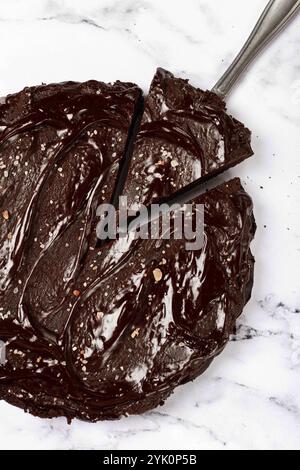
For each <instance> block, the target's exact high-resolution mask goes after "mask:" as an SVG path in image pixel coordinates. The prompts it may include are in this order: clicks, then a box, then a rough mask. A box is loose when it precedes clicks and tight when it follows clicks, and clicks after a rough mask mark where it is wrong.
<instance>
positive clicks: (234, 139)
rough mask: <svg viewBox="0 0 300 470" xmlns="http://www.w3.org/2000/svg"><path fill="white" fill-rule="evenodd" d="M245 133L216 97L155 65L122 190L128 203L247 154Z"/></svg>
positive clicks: (159, 195) (162, 193) (166, 191)
mask: <svg viewBox="0 0 300 470" xmlns="http://www.w3.org/2000/svg"><path fill="white" fill-rule="evenodd" d="M250 137H251V134H250V131H249V130H248V129H247V128H246V127H245V126H244V125H243V124H242V123H240V122H239V121H237V120H236V119H234V118H233V117H231V116H229V115H228V114H227V113H226V105H225V103H224V101H222V100H221V99H220V98H219V97H218V96H217V95H215V94H214V93H212V92H210V91H202V90H200V89H198V88H195V87H193V86H192V85H190V84H189V83H188V81H187V80H183V79H181V78H175V77H174V76H173V75H172V74H171V73H170V72H167V71H166V70H163V69H161V68H159V69H158V70H157V72H156V74H155V76H154V78H153V81H152V84H151V87H150V91H149V94H148V96H147V98H146V100H145V110H144V114H143V119H142V125H141V128H140V131H139V133H138V136H137V139H136V141H135V146H134V152H133V155H132V159H131V163H130V168H129V172H128V177H127V182H126V186H125V190H124V194H125V195H126V196H127V197H128V203H129V206H130V207H133V208H137V207H139V205H140V204H149V203H150V201H153V200H157V199H158V200H160V199H163V198H168V197H169V196H170V195H171V194H172V193H174V192H176V191H179V190H181V189H182V188H184V187H185V186H186V185H189V184H192V183H194V182H198V183H200V182H203V181H205V180H207V179H209V178H211V177H213V176H214V175H217V174H218V173H221V172H223V171H225V170H226V169H228V168H229V167H232V166H234V165H236V164H237V163H239V162H241V161H242V160H245V159H246V158H248V157H250V156H251V155H252V153H253V152H252V150H251V146H250Z"/></svg>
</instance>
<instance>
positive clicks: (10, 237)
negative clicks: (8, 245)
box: [7, 232, 13, 240]
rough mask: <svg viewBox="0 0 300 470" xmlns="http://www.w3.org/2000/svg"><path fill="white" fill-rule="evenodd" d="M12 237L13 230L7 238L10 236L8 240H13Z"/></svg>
mask: <svg viewBox="0 0 300 470" xmlns="http://www.w3.org/2000/svg"><path fill="white" fill-rule="evenodd" d="M12 237H13V235H12V233H11V232H9V233H8V234H7V238H8V240H11V239H12Z"/></svg>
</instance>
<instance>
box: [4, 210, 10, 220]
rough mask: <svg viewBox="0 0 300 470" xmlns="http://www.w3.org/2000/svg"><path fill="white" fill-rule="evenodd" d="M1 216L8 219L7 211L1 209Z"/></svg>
mask: <svg viewBox="0 0 300 470" xmlns="http://www.w3.org/2000/svg"><path fill="white" fill-rule="evenodd" d="M2 217H3V219H4V220H8V219H9V212H8V211H3V212H2Z"/></svg>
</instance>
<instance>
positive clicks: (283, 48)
mask: <svg viewBox="0 0 300 470" xmlns="http://www.w3.org/2000/svg"><path fill="white" fill-rule="evenodd" d="M265 4H266V0H251V1H250V0H247V1H244V2H237V0H226V1H224V0H185V1H184V2H183V1H182V0H163V1H162V0H122V1H121V0H85V1H82V0H26V2H25V1H24V0H1V2H0V44H1V60H0V93H1V95H4V94H7V93H9V92H14V91H19V89H21V88H23V87H24V86H26V85H33V84H39V83H41V82H56V81H63V80H68V79H72V80H87V79H90V78H94V79H99V80H104V81H114V80H116V79H121V80H127V81H129V80H132V81H135V82H137V83H138V84H140V85H141V86H142V87H143V88H144V89H145V91H146V90H147V87H148V85H149V82H150V80H151V77H152V75H153V73H154V70H155V68H156V67H157V66H162V67H165V68H167V69H169V70H171V71H172V72H174V73H175V74H178V75H180V76H182V77H189V78H190V80H191V82H192V83H193V84H195V85H198V86H200V87H203V88H208V87H211V86H212V85H213V84H214V82H215V81H216V80H217V79H218V78H219V76H220V75H221V73H222V71H224V70H225V68H226V66H227V64H228V63H229V62H230V60H231V59H232V58H233V56H234V54H235V53H236V52H237V51H238V49H239V48H240V45H241V44H242V42H243V41H244V40H245V39H246V36H247V35H248V32H250V29H251V28H252V26H253V25H254V23H255V21H256V19H257V17H258V14H259V13H260V12H261V10H262V8H263V7H264V5H265ZM228 107H229V110H230V111H231V112H232V113H234V114H235V115H236V116H237V117H238V118H240V119H241V120H242V121H244V122H245V123H246V124H247V125H248V126H249V127H250V128H251V129H252V130H253V147H254V150H255V157H254V158H252V159H250V160H249V161H247V162H246V163H243V164H241V165H240V166H239V167H237V168H235V169H234V170H232V171H230V172H228V173H227V174H226V175H223V176H222V177H219V178H218V179H219V180H220V181H223V180H224V179H226V178H229V177H230V176H232V175H239V176H240V177H241V178H242V181H243V183H244V185H245V187H246V189H247V190H248V191H249V193H250V194H251V195H252V197H253V199H254V203H255V215H256V220H257V225H258V230H257V235H256V239H255V242H254V243H253V250H254V253H255V257H256V273H255V274H256V275H255V286H254V290H253V295H252V299H251V301H250V303H249V304H248V306H247V308H246V309H245V311H244V314H243V315H242V317H241V319H240V321H239V328H238V334H237V337H236V338H235V339H233V340H232V341H231V343H230V344H229V345H228V347H227V349H226V350H225V352H224V353H223V354H222V355H221V356H220V357H219V358H218V359H217V360H216V361H215V362H214V363H213V365H212V366H211V367H210V368H209V370H208V371H207V372H206V373H205V374H204V375H203V376H202V377H200V378H199V379H197V380H196V381H195V382H193V383H190V384H188V385H185V386H184V387H180V388H179V389H178V390H177V391H176V393H175V394H174V395H173V396H172V398H171V399H169V401H168V402H167V403H166V404H165V405H164V406H163V407H161V408H159V409H157V410H155V411H153V412H150V413H147V414H145V415H143V416H139V417H130V418H126V419H122V420H121V421H117V422H104V423H98V424H88V423H83V422H79V421H74V422H73V424H72V425H71V426H68V425H67V423H66V421H65V420H64V419H55V420H52V421H50V420H41V419H38V418H34V417H32V416H30V415H27V414H24V413H23V411H20V410H19V409H17V408H14V407H12V406H9V405H7V404H6V403H4V402H1V403H0V448H3V449H5V448H12V449H13V448H27V449H28V448H29V449H30V448H35V449H40V448H47V449H63V448H70V449H71V448H76V449H78V448H83V449H87V448H94V449H136V448H142V449H151V448H152V449H160V448H161V449H264V448H268V449H288V448H296V449H300V312H299V309H300V289H299V283H300V282H299V281H300V217H299V206H300V132H299V129H300V15H299V17H298V19H296V20H295V21H294V23H293V24H292V25H291V26H290V27H289V29H288V30H286V32H285V33H284V34H283V35H282V36H281V37H280V38H279V39H278V40H277V41H276V42H275V43H274V44H273V45H272V46H271V47H270V48H269V50H268V51H267V52H266V53H265V54H264V55H263V56H262V57H261V58H260V60H259V61H257V62H256V64H255V65H254V66H253V67H252V68H251V70H250V71H249V73H248V75H247V77H246V78H245V79H244V80H243V81H242V82H241V83H240V84H239V86H238V87H237V88H236V90H235V91H234V92H233V94H232V95H231V96H230V98H229V99H228Z"/></svg>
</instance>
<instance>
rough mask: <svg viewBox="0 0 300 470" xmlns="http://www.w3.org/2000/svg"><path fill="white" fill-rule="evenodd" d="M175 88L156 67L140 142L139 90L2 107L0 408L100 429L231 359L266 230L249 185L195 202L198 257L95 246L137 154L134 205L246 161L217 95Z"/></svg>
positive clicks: (158, 243)
mask: <svg viewBox="0 0 300 470" xmlns="http://www.w3.org/2000/svg"><path fill="white" fill-rule="evenodd" d="M162 78H163V83H164V85H163V86H162V84H161V80H162ZM169 78H170V79H171V78H172V76H171V75H170V74H168V73H167V72H164V71H161V70H159V71H158V73H157V75H156V77H155V79H154V81H153V84H152V87H151V91H150V94H149V96H148V98H147V102H146V107H145V111H144V115H143V121H142V127H141V129H140V132H139V134H138V138H137V139H136V140H135V132H136V130H137V129H136V123H137V122H138V121H139V119H140V108H141V92H140V90H139V88H138V87H137V86H136V85H133V84H128V83H121V82H116V83H115V84H114V85H105V84H103V83H99V82H95V81H90V82H86V83H83V84H79V83H73V82H67V83H63V84H57V85H48V86H40V87H34V88H27V89H25V90H24V91H22V92H20V93H18V94H16V95H11V96H9V97H7V98H6V99H5V100H4V102H3V103H2V104H1V105H0V171H1V173H0V205H1V207H0V218H1V223H0V255H1V257H0V289H1V290H0V339H1V340H3V341H5V344H6V362H5V364H3V365H0V398H2V399H5V400H7V401H8V402H10V403H12V404H15V405H17V406H19V407H21V408H23V409H25V410H28V411H30V412H31V413H32V414H35V415H37V416H41V417H53V416H61V415H63V416H66V417H67V418H68V419H69V420H70V419H72V418H74V417H78V418H80V419H84V420H89V421H97V420H99V419H113V418H118V417H120V416H123V415H127V414H132V413H141V412H143V411H145V410H148V409H151V408H153V407H155V406H157V405H159V404H161V403H162V402H163V401H164V400H165V399H166V398H167V397H168V396H169V395H170V393H172V391H173V390H174V388H175V387H176V386H177V385H179V384H182V383H184V382H187V381H188V380H191V379H193V378H195V377H196V376H197V375H199V374H200V373H201V372H203V371H204V370H205V369H206V368H207V367H208V365H209V364H210V362H211V361H212V359H213V358H214V357H215V356H216V355H217V354H219V353H220V351H221V350H222V349H223V347H224V346H225V344H226V342H227V341H228V339H229V336H230V334H231V333H233V331H234V327H235V321H236V318H237V317H238V316H239V315H240V313H241V312H242V309H243V307H244V305H245V303H246V302H247V301H248V299H249V297H250V293H251V288H252V281H253V257H252V255H251V252H250V248H249V246H250V242H251V240H252V238H253V235H254V231H255V223H254V219H253V214H252V202H251V199H250V197H249V196H248V195H247V194H246V193H245V191H244V189H243V188H242V186H241V184H240V181H239V180H238V179H234V180H231V181H229V182H228V183H224V184H223V185H221V186H219V187H218V188H216V189H214V190H211V191H210V192H208V193H206V194H204V195H202V196H199V197H198V198H196V199H195V200H194V201H193V204H194V206H193V207H194V209H193V211H192V214H191V217H195V213H196V212H195V211H196V210H197V207H196V204H204V205H205V227H204V230H205V243H204V247H203V248H201V249H199V250H196V251H187V250H186V249H185V240H184V239H182V240H169V241H167V240H163V239H161V240H133V239H132V237H131V236H128V238H127V239H120V240H113V241H110V242H107V243H106V244H105V245H103V246H98V243H97V237H96V225H97V223H98V218H97V215H96V208H97V206H98V205H99V204H100V203H102V202H109V201H114V202H116V200H117V196H118V194H119V193H121V191H122V187H123V186H124V182H125V176H126V172H127V169H128V166H129V162H130V158H131V154H132V160H131V164H130V168H129V174H128V178H127V180H126V183H125V188H124V191H123V194H124V195H127V196H128V198H129V200H130V201H131V202H132V203H134V202H136V201H137V198H136V191H138V194H139V198H138V203H140V202H144V203H151V202H152V201H153V200H155V199H156V198H157V197H162V196H168V195H170V194H171V193H172V192H173V191H174V190H177V189H180V188H182V187H183V186H185V185H187V184H190V183H191V182H192V181H193V180H194V179H195V178H197V177H198V176H199V174H196V173H197V172H196V173H195V167H196V166H197V165H198V166H199V160H200V163H201V174H205V175H213V174H215V172H216V171H219V170H220V171H222V170H223V169H224V167H226V165H227V163H228V162H230V164H233V163H232V162H237V161H239V160H241V159H243V158H246V157H247V156H249V155H250V153H251V151H250V147H249V131H247V130H246V129H245V128H244V127H243V126H242V124H240V123H238V122H237V121H235V120H234V119H233V118H229V117H228V116H227V115H226V113H225V109H224V105H223V103H222V102H221V101H220V100H219V98H217V97H216V96H215V95H213V94H211V93H209V92H206V93H204V92H202V91H201V90H196V89H194V88H192V87H190V85H188V84H187V83H186V82H182V81H180V80H179V79H174V80H173V81H171V82H169V81H168V80H169ZM181 82H182V83H184V84H185V86H186V88H182V84H181ZM166 83H167V84H166ZM179 84H181V85H180V86H181V88H182V89H181V93H182V96H181V98H180V94H179V89H180V86H179ZM158 90H163V93H164V94H166V96H167V98H166V100H165V101H163V102H161V98H160V97H159V93H158ZM180 100H182V101H180ZM162 103H165V106H168V108H169V109H170V108H171V107H173V108H174V113H173V111H167V119H165V117H166V116H163V117H162V118H161V115H160V112H161V111H162ZM203 103H204V104H203ZM191 106H192V107H193V111H195V112H196V113H197V119H196V120H194V116H193V117H191V110H190V109H191ZM159 109H160V111H159ZM179 109H180V112H177V111H178V110H179ZM164 112H165V111H164ZM192 114H194V113H192ZM200 115H201V118H200ZM205 116H206V120H205ZM200 122H201V125H200V124H199V123H200ZM147 126H148V127H147ZM151 126H152V127H151ZM187 129H189V131H187ZM191 129H193V130H192V131H191ZM216 129H218V132H219V134H218V132H217V130H216ZM220 129H222V133H220ZM169 130H170V132H169ZM148 131H149V132H150V134H151V136H148V135H147V132H148ZM169 133H170V136H171V138H170V140H169V139H168V138H166V135H168V134H169ZM197 133H198V134H197ZM192 134H193V135H194V137H195V135H196V134H197V139H196V141H195V138H194V137H192ZM174 136H175V141H174ZM221 141H222V142H223V143H224V142H225V143H224V145H225V147H224V148H226V149H227V150H226V152H225V153H226V155H225V157H224V158H225V163H224V158H223V157H222V158H221V160H220V161H218V160H217V161H216V158H217V156H218V155H221V153H220V151H219V150H217V149H219V146H220V142H221ZM170 142H171V143H170ZM133 144H134V148H133ZM169 145H171V146H172V147H169ZM222 145H223V144H222ZM163 147H165V148H163ZM157 149H159V152H158V153H156V150H157ZM210 149H211V150H210ZM228 149H229V150H228ZM132 151H133V152H132ZM171 151H172V152H173V151H174V152H175V155H176V160H177V161H178V165H174V163H173V165H172V164H171V163H170V156H169V153H170V152H171ZM164 152H166V153H164ZM158 154H159V160H158ZM197 159H198V163H196V161H197ZM148 160H149V162H151V165H150V166H149V165H148V163H149V162H148ZM160 160H161V161H162V165H161V163H160ZM212 160H213V161H212ZM145 162H147V163H146V166H145ZM156 163H159V166H160V165H161V166H164V168H165V170H164V171H163V172H160V173H159V174H160V175H161V176H159V177H156V171H148V170H149V168H150V167H151V168H152V165H154V166H156ZM135 165H137V166H135ZM184 167H186V168H187V171H186V172H184V173H181V170H182V168H184ZM145 168H147V171H148V175H150V176H149V178H148V177H143V178H142V180H141V181H140V180H139V178H137V179H136V173H137V172H139V171H141V174H142V172H143V171H145ZM197 168H198V167H197ZM199 168H200V167H199ZM124 169H125V170H124ZM176 169H177V172H176ZM144 176H145V175H144ZM170 178H171V179H170ZM170 181H171V182H172V184H171V183H170ZM173 183H174V184H173ZM136 184H139V187H140V190H137V189H136V188H137V186H136Z"/></svg>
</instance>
